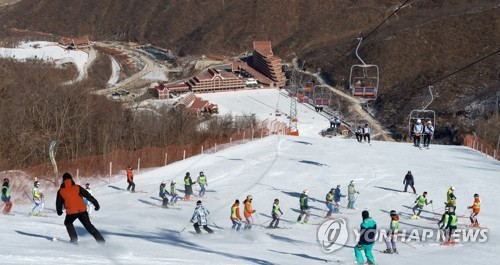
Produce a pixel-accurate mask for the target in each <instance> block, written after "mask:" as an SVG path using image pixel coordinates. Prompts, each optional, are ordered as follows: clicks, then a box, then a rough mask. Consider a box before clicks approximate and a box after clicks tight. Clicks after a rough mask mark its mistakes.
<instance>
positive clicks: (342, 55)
mask: <svg viewBox="0 0 500 265" xmlns="http://www.w3.org/2000/svg"><path fill="white" fill-rule="evenodd" d="M408 1H410V0H406V1H405V2H404V3H402V4H401V5H400V6H399V7H398V8H397V9H396V10H394V11H393V12H392V13H391V14H390V15H389V16H388V17H387V18H386V19H384V21H382V22H381V23H380V24H379V25H378V26H377V27H375V28H374V29H372V30H371V31H370V32H369V33H368V34H366V35H365V36H364V37H362V38H363V39H367V38H368V37H369V36H370V35H372V34H373V33H374V32H375V31H376V30H377V29H378V28H380V27H381V26H382V25H383V24H384V23H385V22H386V21H387V20H389V18H391V17H392V16H394V15H395V14H396V12H398V11H399V10H400V9H401V8H403V7H404V6H405V5H406V3H408ZM358 46H359V44H358ZM354 47H355V46H352V47H351V48H350V49H349V50H347V51H345V52H344V53H342V54H341V55H340V56H338V57H337V58H335V60H334V61H337V60H338V59H340V58H341V57H344V55H346V54H348V53H349V52H351V51H352V49H354Z"/></svg>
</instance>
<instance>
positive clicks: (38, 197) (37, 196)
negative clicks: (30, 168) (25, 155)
mask: <svg viewBox="0 0 500 265" xmlns="http://www.w3.org/2000/svg"><path fill="white" fill-rule="evenodd" d="M38 187H40V182H39V181H38V180H37V181H35V182H34V183H33V188H32V189H31V195H32V196H33V199H32V200H33V203H34V204H35V205H34V206H33V209H31V212H30V215H31V216H33V215H38V216H43V209H44V208H45V204H44V203H43V193H42V192H41V191H40V190H39V189H38ZM38 207H40V208H39V209H38V211H37V212H35V210H36V208H38Z"/></svg>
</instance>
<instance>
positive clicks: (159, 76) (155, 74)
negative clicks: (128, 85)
mask: <svg viewBox="0 0 500 265" xmlns="http://www.w3.org/2000/svg"><path fill="white" fill-rule="evenodd" d="M141 79H144V80H159V81H168V78H167V76H166V75H165V72H163V71H152V72H149V73H147V74H146V75H145V76H143V77H141Z"/></svg>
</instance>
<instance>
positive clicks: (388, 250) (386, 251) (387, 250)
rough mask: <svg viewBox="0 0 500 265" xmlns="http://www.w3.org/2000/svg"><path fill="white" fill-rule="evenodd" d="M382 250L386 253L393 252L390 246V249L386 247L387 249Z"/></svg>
mask: <svg viewBox="0 0 500 265" xmlns="http://www.w3.org/2000/svg"><path fill="white" fill-rule="evenodd" d="M382 252H383V253H385V254H392V249H390V248H388V249H386V250H384V251H382Z"/></svg>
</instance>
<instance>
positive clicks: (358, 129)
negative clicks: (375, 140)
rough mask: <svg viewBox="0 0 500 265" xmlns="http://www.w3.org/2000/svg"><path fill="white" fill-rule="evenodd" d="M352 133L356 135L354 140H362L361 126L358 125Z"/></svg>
mask: <svg viewBox="0 0 500 265" xmlns="http://www.w3.org/2000/svg"><path fill="white" fill-rule="evenodd" d="M354 134H355V135H356V140H358V143H361V142H362V141H363V134H362V133H361V126H358V128H357V129H356V130H354Z"/></svg>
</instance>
